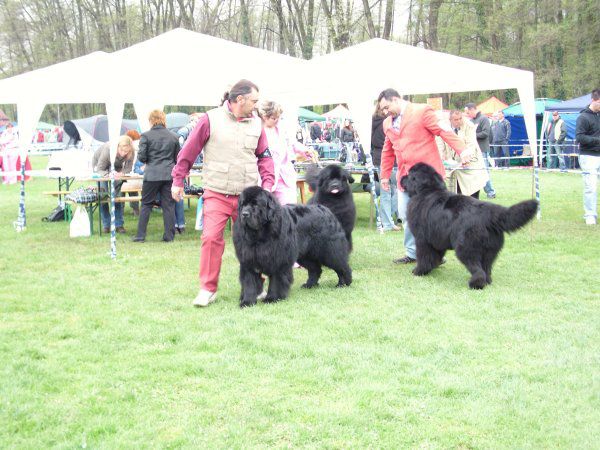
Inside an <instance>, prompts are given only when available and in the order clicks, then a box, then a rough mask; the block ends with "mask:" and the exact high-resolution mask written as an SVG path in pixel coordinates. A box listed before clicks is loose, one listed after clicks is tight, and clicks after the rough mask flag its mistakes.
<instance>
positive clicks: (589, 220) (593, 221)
mask: <svg viewBox="0 0 600 450" xmlns="http://www.w3.org/2000/svg"><path fill="white" fill-rule="evenodd" d="M585 224H586V225H596V218H595V217H592V216H588V217H586V218H585Z"/></svg>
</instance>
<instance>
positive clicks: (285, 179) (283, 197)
mask: <svg viewBox="0 0 600 450" xmlns="http://www.w3.org/2000/svg"><path fill="white" fill-rule="evenodd" d="M281 113H282V109H281V106H280V105H279V104H278V103H275V102H273V101H264V102H262V103H261V104H260V106H259V108H258V115H259V116H260V118H261V119H262V122H263V128H264V130H265V134H266V135H267V141H268V143H269V150H270V152H271V157H272V158H273V165H274V166H275V184H274V185H273V191H272V192H273V195H275V197H276V198H277V200H279V203H281V204H282V205H286V204H290V203H296V201H297V194H296V170H295V169H294V160H295V158H296V156H295V153H294V149H293V147H292V145H290V143H289V141H288V140H287V138H286V136H285V135H284V133H283V131H282V130H280V128H279V118H280V117H281Z"/></svg>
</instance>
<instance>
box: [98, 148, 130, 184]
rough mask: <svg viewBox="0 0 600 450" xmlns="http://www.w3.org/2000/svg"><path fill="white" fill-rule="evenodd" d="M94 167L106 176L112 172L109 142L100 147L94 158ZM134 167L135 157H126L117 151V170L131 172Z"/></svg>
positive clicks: (99, 173)
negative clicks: (122, 156)
mask: <svg viewBox="0 0 600 450" xmlns="http://www.w3.org/2000/svg"><path fill="white" fill-rule="evenodd" d="M92 168H93V170H94V172H95V173H97V174H98V175H102V176H106V175H108V174H109V172H110V144H109V143H108V142H107V143H106V144H103V145H102V146H100V147H98V148H97V149H96V151H95V152H94V157H93V158H92ZM132 169H133V158H132V159H124V158H121V157H120V156H119V154H118V153H117V155H116V157H115V172H122V173H130V172H131V171H132Z"/></svg>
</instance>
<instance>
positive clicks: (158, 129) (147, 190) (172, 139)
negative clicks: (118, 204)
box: [133, 110, 180, 242]
mask: <svg viewBox="0 0 600 450" xmlns="http://www.w3.org/2000/svg"><path fill="white" fill-rule="evenodd" d="M149 120H150V124H151V125H152V128H151V129H150V130H149V131H146V132H145V133H143V134H142V137H141V139H140V150H139V152H138V160H139V161H140V162H142V163H144V164H145V165H146V166H145V168H144V183H143V184H142V210H141V211H140V221H139V222H138V229H137V234H136V236H135V237H134V238H133V241H134V242H144V241H145V240H146V228H147V227H148V220H149V219H150V213H151V212H152V207H153V206H154V202H155V200H156V196H157V194H158V193H160V206H161V208H162V213H163V223H164V227H165V229H164V232H163V238H162V240H163V241H165V242H171V241H172V240H173V238H174V237H175V200H173V197H172V196H171V186H172V184H173V177H172V176H171V171H172V170H173V167H174V166H175V163H176V161H177V154H178V153H179V150H180V146H179V139H178V138H177V135H176V134H175V133H172V132H171V131H169V130H168V129H167V128H166V121H167V118H166V116H165V113H164V112H163V111H160V110H154V111H152V112H151V113H150V117H149Z"/></svg>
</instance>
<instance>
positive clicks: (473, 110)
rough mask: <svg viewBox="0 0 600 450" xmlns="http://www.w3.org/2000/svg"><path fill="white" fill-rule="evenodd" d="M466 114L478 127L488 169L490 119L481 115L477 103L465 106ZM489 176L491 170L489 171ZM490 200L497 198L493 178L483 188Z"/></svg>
mask: <svg viewBox="0 0 600 450" xmlns="http://www.w3.org/2000/svg"><path fill="white" fill-rule="evenodd" d="M465 112H466V114H467V116H469V118H470V119H471V121H472V122H473V123H474V124H475V126H476V127H477V128H476V130H475V132H476V135H477V144H478V145H479V149H480V150H481V153H482V154H483V162H484V164H485V167H486V169H488V167H489V161H488V158H489V152H490V134H491V127H490V119H488V118H487V117H486V116H485V115H484V114H481V111H479V110H478V109H477V106H476V105H475V103H467V104H466V106H465ZM488 175H489V169H488ZM483 190H484V191H485V193H486V194H487V196H488V198H496V191H495V190H494V186H492V178H491V177H490V179H489V181H488V182H487V184H486V185H485V187H484V188H483Z"/></svg>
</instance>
